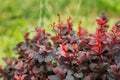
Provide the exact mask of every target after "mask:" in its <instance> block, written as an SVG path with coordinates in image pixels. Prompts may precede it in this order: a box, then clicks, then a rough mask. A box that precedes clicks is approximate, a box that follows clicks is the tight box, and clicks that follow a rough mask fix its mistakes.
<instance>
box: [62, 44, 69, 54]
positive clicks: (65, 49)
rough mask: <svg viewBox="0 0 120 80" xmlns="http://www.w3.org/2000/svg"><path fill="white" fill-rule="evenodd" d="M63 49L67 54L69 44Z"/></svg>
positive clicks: (63, 46)
mask: <svg viewBox="0 0 120 80" xmlns="http://www.w3.org/2000/svg"><path fill="white" fill-rule="evenodd" d="M62 49H63V50H64V51H65V52H67V51H68V44H65V45H62Z"/></svg>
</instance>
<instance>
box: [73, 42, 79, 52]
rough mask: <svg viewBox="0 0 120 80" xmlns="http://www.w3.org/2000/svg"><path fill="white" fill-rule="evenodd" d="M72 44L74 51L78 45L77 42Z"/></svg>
mask: <svg viewBox="0 0 120 80" xmlns="http://www.w3.org/2000/svg"><path fill="white" fill-rule="evenodd" d="M72 46H73V48H74V51H75V52H76V51H77V47H78V46H77V44H75V43H74V44H72Z"/></svg>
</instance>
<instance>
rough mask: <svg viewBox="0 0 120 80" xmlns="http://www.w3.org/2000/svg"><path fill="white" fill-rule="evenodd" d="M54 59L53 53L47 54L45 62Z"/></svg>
mask: <svg viewBox="0 0 120 80" xmlns="http://www.w3.org/2000/svg"><path fill="white" fill-rule="evenodd" d="M52 60H53V56H52V55H46V56H45V62H50V61H52Z"/></svg>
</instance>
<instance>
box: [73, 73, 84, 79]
mask: <svg viewBox="0 0 120 80" xmlns="http://www.w3.org/2000/svg"><path fill="white" fill-rule="evenodd" d="M74 76H75V77H76V78H82V77H83V73H82V72H79V73H74Z"/></svg>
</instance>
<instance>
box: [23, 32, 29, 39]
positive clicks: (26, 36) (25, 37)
mask: <svg viewBox="0 0 120 80" xmlns="http://www.w3.org/2000/svg"><path fill="white" fill-rule="evenodd" d="M29 34H30V33H29V32H27V33H25V35H24V39H25V40H26V39H28V35H29Z"/></svg>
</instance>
